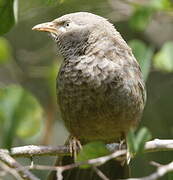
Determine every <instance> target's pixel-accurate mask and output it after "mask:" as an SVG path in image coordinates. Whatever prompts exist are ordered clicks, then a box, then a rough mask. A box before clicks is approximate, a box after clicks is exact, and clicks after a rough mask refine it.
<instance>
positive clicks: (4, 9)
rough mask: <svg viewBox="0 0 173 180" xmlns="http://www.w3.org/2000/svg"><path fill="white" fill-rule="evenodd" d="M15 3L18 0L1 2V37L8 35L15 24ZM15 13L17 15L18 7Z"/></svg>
mask: <svg viewBox="0 0 173 180" xmlns="http://www.w3.org/2000/svg"><path fill="white" fill-rule="evenodd" d="M15 1H16V0H0V22H1V23H0V35H2V34H5V33H7V32H8V31H9V30H10V29H11V28H12V26H13V25H14V24H15V15H14V3H15ZM15 13H17V12H16V7H15Z"/></svg>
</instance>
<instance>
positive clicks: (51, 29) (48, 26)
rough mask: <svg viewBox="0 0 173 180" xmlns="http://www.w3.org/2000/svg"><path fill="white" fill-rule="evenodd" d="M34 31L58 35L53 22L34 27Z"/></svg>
mask: <svg viewBox="0 0 173 180" xmlns="http://www.w3.org/2000/svg"><path fill="white" fill-rule="evenodd" d="M32 30H35V31H44V32H50V33H55V34H56V33H57V29H56V25H55V23H53V22H46V23H42V24H38V25H36V26H34V27H33V28H32Z"/></svg>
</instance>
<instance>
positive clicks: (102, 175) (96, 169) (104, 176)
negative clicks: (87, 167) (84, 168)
mask: <svg viewBox="0 0 173 180" xmlns="http://www.w3.org/2000/svg"><path fill="white" fill-rule="evenodd" d="M93 169H94V171H95V172H96V173H97V175H98V176H99V177H100V178H101V179H102V180H109V178H108V177H106V175H105V174H103V173H102V171H100V169H98V168H97V167H95V166H94V167H93Z"/></svg>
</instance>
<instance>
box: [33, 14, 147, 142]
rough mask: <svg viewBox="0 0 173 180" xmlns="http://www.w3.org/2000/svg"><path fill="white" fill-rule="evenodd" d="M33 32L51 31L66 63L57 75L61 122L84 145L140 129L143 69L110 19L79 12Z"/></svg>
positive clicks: (143, 93) (118, 138)
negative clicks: (136, 127) (132, 129)
mask: <svg viewBox="0 0 173 180" xmlns="http://www.w3.org/2000/svg"><path fill="white" fill-rule="evenodd" d="M33 29H36V30H40V31H48V32H51V34H52V36H53V38H54V40H55V41H56V43H57V45H58V48H59V52H60V53H61V54H62V55H63V57H64V61H63V63H62V65H61V68H60V71H59V74H58V77H57V96H58V104H59V107H60V111H61V115H62V119H63V120H64V122H65V126H66V127H67V129H68V131H69V132H70V134H71V135H72V136H74V137H76V138H77V139H79V140H80V141H81V142H82V143H86V142H90V141H95V140H101V141H104V142H105V143H112V142H116V141H118V140H120V139H121V138H124V137H125V136H126V134H127V132H128V131H129V129H130V128H131V127H135V126H136V125H137V124H138V122H139V120H140V118H141V114H142V111H143V108H144V104H145V88H144V82H143V79H142V74H141V70H140V67H139V65H138V63H137V61H136V59H135V57H134V56H133V54H132V51H131V49H130V48H129V47H128V45H127V44H126V42H125V41H124V40H123V38H122V37H121V35H120V34H119V32H118V31H116V29H115V28H114V27H113V25H112V24H111V23H109V22H108V21H107V20H106V19H105V18H102V17H100V16H97V15H94V14H91V13H87V12H78V13H72V14H67V15H64V16H62V17H60V18H58V19H55V20H54V21H52V22H50V23H46V24H45V23H44V24H41V25H37V26H35V27H34V28H33Z"/></svg>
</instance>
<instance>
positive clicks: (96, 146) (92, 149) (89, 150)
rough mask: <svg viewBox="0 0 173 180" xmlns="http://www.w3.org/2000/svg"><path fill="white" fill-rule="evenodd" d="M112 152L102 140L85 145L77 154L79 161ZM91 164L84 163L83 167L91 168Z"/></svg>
mask: <svg viewBox="0 0 173 180" xmlns="http://www.w3.org/2000/svg"><path fill="white" fill-rule="evenodd" d="M109 153H110V152H109V150H108V149H107V148H106V146H105V144H104V143H102V142H91V143H88V144H86V145H84V146H83V148H82V150H81V151H80V152H79V154H78V155H77V159H76V161H77V162H83V161H87V160H89V159H94V158H98V157H101V156H105V155H108V154H109ZM89 167H90V166H89V165H82V166H81V168H89Z"/></svg>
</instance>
